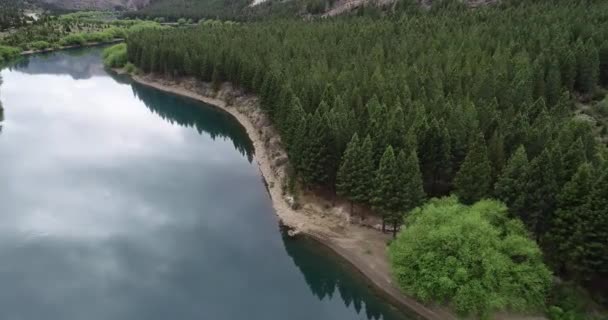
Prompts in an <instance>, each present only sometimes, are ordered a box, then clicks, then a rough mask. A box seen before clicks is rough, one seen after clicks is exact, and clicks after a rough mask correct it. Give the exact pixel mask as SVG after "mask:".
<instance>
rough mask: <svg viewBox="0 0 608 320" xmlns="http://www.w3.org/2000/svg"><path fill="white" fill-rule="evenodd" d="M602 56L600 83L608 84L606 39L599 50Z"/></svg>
mask: <svg viewBox="0 0 608 320" xmlns="http://www.w3.org/2000/svg"><path fill="white" fill-rule="evenodd" d="M599 57H600V83H601V84H602V85H603V86H608V41H604V43H603V44H602V47H601V48H600V52H599Z"/></svg>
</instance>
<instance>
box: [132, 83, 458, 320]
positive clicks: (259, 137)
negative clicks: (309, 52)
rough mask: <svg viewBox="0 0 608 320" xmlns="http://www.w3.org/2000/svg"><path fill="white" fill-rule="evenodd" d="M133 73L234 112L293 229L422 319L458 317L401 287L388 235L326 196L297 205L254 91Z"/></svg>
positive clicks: (274, 201) (276, 140) (156, 85)
mask: <svg viewBox="0 0 608 320" xmlns="http://www.w3.org/2000/svg"><path fill="white" fill-rule="evenodd" d="M133 79H134V80H135V81H136V82H139V83H141V84H144V85H148V86H150V87H154V88H156V89H159V90H162V91H166V92H170V93H174V94H179V95H182V96H186V97H189V98H193V99H196V100H200V101H202V102H205V103H207V104H211V105H213V106H216V107H218V108H220V109H222V110H225V111H226V112H228V113H230V114H231V115H232V116H234V117H235V118H236V119H237V120H238V121H239V122H240V123H241V125H242V126H243V127H244V128H245V129H246V130H247V133H248V135H249V137H250V139H251V141H252V143H253V146H254V149H255V158H254V159H255V161H256V162H257V164H258V166H259V168H260V171H261V173H262V175H263V176H264V179H265V180H266V182H267V184H268V192H269V193H270V196H271V198H272V204H273V207H274V209H275V212H276V214H277V216H278V218H279V219H280V220H281V222H282V224H284V225H285V226H287V227H288V228H290V229H291V230H292V231H291V234H304V235H307V236H310V237H312V238H314V239H316V240H317V241H319V242H320V243H322V244H324V245H326V246H327V247H329V248H331V249H332V250H333V251H335V252H336V253H337V254H338V255H340V256H342V257H343V258H344V259H346V260H347V261H348V262H349V263H350V264H352V266H353V267H354V268H356V269H357V270H358V271H359V272H360V273H362V274H363V275H364V276H365V277H366V278H367V279H368V280H369V282H370V283H371V284H372V285H373V286H374V287H375V288H376V289H378V292H379V293H380V294H382V295H384V296H386V298H387V299H388V300H390V301H391V302H392V303H393V304H395V305H396V306H398V307H401V308H403V309H407V310H409V311H410V312H412V313H415V314H417V315H419V316H420V317H421V318H424V319H430V320H449V319H456V317H454V316H453V315H452V314H451V313H449V312H447V311H446V310H444V309H443V308H438V307H428V306H425V305H422V304H421V303H419V302H417V301H416V300H414V299H412V298H410V297H407V296H405V295H404V294H402V293H401V291H400V290H399V289H398V288H397V286H396V285H395V283H394V281H393V279H392V277H391V273H390V268H389V262H388V258H387V255H386V243H387V241H388V240H389V239H390V235H386V234H382V233H381V232H378V231H377V230H375V229H372V228H368V227H363V226H360V225H355V224H352V223H350V220H349V219H348V215H347V214H346V213H345V212H344V209H343V208H342V207H340V206H329V205H327V204H326V202H325V201H324V200H322V199H320V200H319V201H314V199H311V196H310V195H309V196H307V197H306V198H305V199H303V200H302V205H301V206H299V208H297V209H295V208H294V207H293V206H292V205H293V197H291V196H290V195H288V194H286V193H285V192H284V190H286V188H285V183H286V181H287V179H286V174H287V172H286V170H287V162H288V160H287V155H286V153H285V151H284V149H283V147H282V144H281V140H280V138H279V135H278V134H277V133H276V131H275V130H274V128H273V127H272V125H271V124H270V121H269V120H268V118H267V117H266V116H265V115H264V113H263V112H262V111H260V110H261V109H260V108H259V103H258V100H257V98H256V97H255V96H252V95H247V94H245V93H243V92H241V91H240V90H236V89H234V88H232V86H230V84H224V85H223V86H222V87H221V89H220V90H219V91H218V92H217V93H216V92H214V91H213V90H212V89H211V87H210V86H209V84H205V83H201V82H199V81H197V80H194V79H180V80H177V81H176V80H167V79H164V78H162V77H159V76H154V75H147V76H133ZM324 203H325V204H324Z"/></svg>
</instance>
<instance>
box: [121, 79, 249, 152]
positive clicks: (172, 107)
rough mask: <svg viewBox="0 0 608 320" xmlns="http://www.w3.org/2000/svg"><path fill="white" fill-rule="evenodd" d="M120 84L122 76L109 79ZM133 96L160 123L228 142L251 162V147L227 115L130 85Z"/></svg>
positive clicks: (194, 102)
mask: <svg viewBox="0 0 608 320" xmlns="http://www.w3.org/2000/svg"><path fill="white" fill-rule="evenodd" d="M113 78H114V79H115V80H116V81H118V82H121V83H128V82H129V81H128V80H127V79H125V78H124V77H120V76H113ZM131 88H132V90H133V94H134V95H135V97H137V98H138V99H139V100H141V101H142V102H143V103H144V104H145V105H146V107H147V108H148V109H150V111H151V112H152V113H154V114H156V115H158V116H160V117H161V118H162V119H163V120H165V121H168V122H170V123H176V124H178V125H180V126H182V127H191V128H195V129H196V130H197V131H198V133H199V134H202V133H203V132H205V133H207V134H208V135H209V136H210V137H211V138H212V139H214V140H215V139H216V138H218V137H219V138H223V139H230V140H231V141H232V144H233V145H234V148H235V149H236V150H238V151H239V152H240V153H241V154H242V155H244V156H246V157H247V160H248V161H249V162H251V161H252V160H253V144H252V143H251V140H250V139H249V136H248V135H247V132H246V131H245V128H243V127H242V126H241V125H240V123H238V121H237V120H235V119H234V118H233V117H232V116H231V115H230V114H228V113H226V112H224V111H222V110H219V109H217V108H215V107H213V106H210V105H206V104H203V103H201V102H199V101H196V100H193V99H190V98H186V97H181V96H178V95H174V94H170V93H167V92H163V91H160V90H157V89H155V88H151V87H148V86H145V85H142V84H139V83H135V82H131Z"/></svg>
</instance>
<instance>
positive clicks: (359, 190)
mask: <svg viewBox="0 0 608 320" xmlns="http://www.w3.org/2000/svg"><path fill="white" fill-rule="evenodd" d="M373 148H374V147H373V143H372V139H371V137H370V136H369V135H367V136H366V137H365V139H364V140H363V144H362V145H361V149H360V150H359V158H358V165H357V169H358V171H357V172H358V173H357V175H356V176H355V178H354V179H353V180H354V189H353V195H352V199H353V201H355V202H358V203H361V204H367V205H369V204H372V197H373V195H372V191H373V189H374V175H375V167H374V158H373V152H374V151H373Z"/></svg>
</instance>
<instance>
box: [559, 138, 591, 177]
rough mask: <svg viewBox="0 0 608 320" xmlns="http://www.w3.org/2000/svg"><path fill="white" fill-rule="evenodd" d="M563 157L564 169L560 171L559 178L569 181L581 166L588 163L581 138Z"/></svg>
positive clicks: (563, 153)
mask: <svg viewBox="0 0 608 320" xmlns="http://www.w3.org/2000/svg"><path fill="white" fill-rule="evenodd" d="M562 155H563V156H562V167H561V168H560V169H561V170H559V171H560V175H559V178H560V179H563V180H565V181H569V180H570V178H571V177H572V176H573V175H574V174H575V173H576V171H577V170H578V169H579V167H580V166H581V164H583V163H584V162H585V161H586V159H585V145H584V144H583V140H582V139H581V138H580V137H579V138H578V139H576V140H575V141H574V142H573V143H572V144H571V145H570V146H569V147H568V149H567V150H565V152H562Z"/></svg>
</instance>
